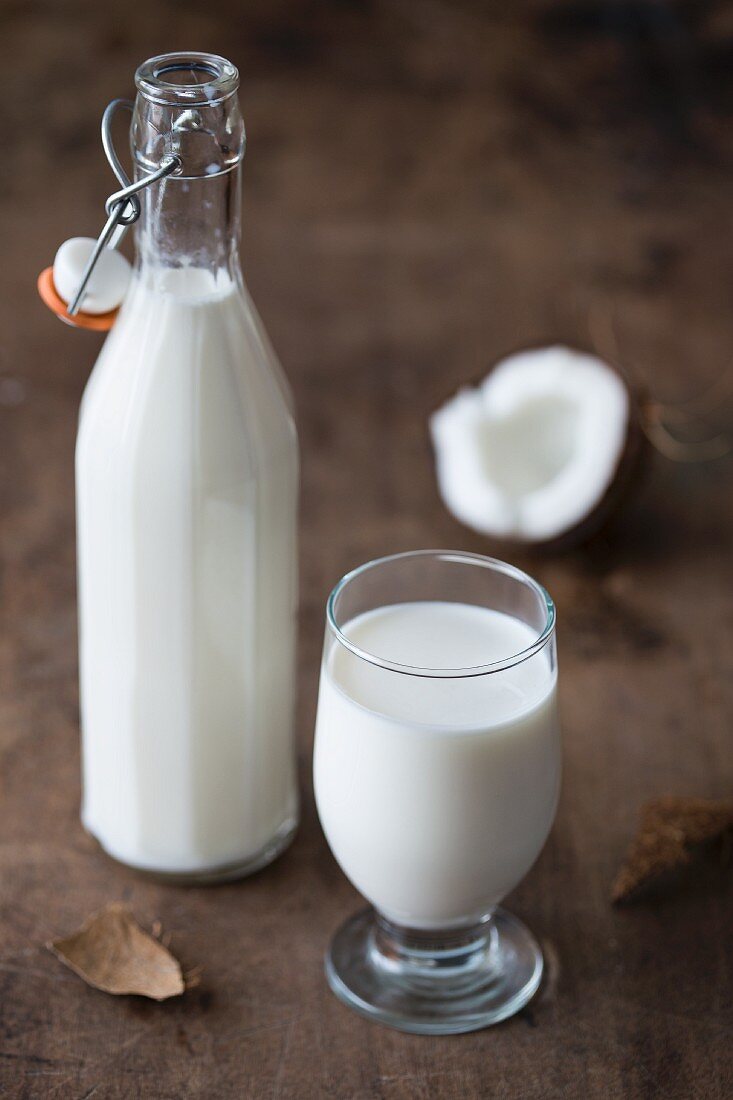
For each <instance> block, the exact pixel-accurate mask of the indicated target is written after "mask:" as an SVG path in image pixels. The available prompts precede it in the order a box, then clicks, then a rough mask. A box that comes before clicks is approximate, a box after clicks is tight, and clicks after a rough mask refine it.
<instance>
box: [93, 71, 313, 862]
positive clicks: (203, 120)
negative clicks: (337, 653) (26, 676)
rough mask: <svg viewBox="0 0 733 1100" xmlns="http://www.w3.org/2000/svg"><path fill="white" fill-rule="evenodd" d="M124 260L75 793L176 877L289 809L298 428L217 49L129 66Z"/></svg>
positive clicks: (265, 858) (121, 851)
mask: <svg viewBox="0 0 733 1100" xmlns="http://www.w3.org/2000/svg"><path fill="white" fill-rule="evenodd" d="M136 80H137V87H138V96H137V101H136V105H135V112H134V116H133V126H132V144H133V156H134V160H135V163H136V167H137V169H138V170H139V171H140V172H141V173H148V172H150V171H151V170H153V169H154V168H155V167H156V166H157V165H158V164H159V163H160V159H161V157H162V156H164V155H165V154H166V153H176V154H178V156H179V157H180V158H181V161H182V167H181V169H180V172H178V173H177V174H176V175H174V176H171V177H169V178H167V179H165V180H163V181H161V182H160V183H158V184H155V185H152V186H150V187H148V188H146V189H145V190H144V191H143V192H142V193H141V195H140V201H141V204H142V214H141V218H140V221H139V223H138V229H137V251H138V257H137V263H136V268H135V272H134V276H133V280H132V284H131V287H130V290H129V292H128V294H127V297H126V300H125V302H124V303H123V306H122V310H121V312H120V315H119V317H118V319H117V321H116V323H115V325H114V327H113V329H112V331H111V333H110V335H109V337H108V338H107V341H106V344H105V346H104V348H103V350H102V353H101V355H100V357H99V360H98V362H97V364H96V366H95V368H94V371H93V373H92V376H91V378H90V380H89V383H88V385H87V389H86V392H85V394H84V399H83V403H82V410H81V419H80V424H79V435H78V442H77V453H76V476H77V526H78V559H79V608H80V610H79V616H80V664H81V713H82V749H83V788H84V794H83V807H82V818H83V822H84V824H85V826H86V828H87V829H88V830H89V832H91V833H92V834H93V835H94V836H95V837H96V838H97V839H98V840H99V842H100V843H101V845H102V846H103V848H104V849H105V850H106V851H107V852H108V853H109V854H110V855H112V856H114V857H115V858H116V859H118V860H121V861H122V862H124V863H126V864H129V865H131V866H133V867H136V868H140V869H145V870H149V871H152V872H156V873H158V874H164V875H174V876H179V877H181V878H184V879H192V880H201V881H207V880H209V879H216V878H225V877H236V876H238V875H241V874H246V873H248V872H250V871H252V870H255V869H256V868H257V867H260V866H262V865H264V864H265V863H267V862H269V860H271V859H273V858H274V857H275V856H276V855H277V854H278V852H280V851H281V850H282V849H283V848H284V847H285V846H286V844H287V843H288V841H289V840H290V838H291V837H292V835H293V832H294V830H295V827H296V824H297V812H298V807H297V791H296V781H295V760H294V741H293V691H294V687H293V685H294V656H295V603H296V499H297V485H298V457H297V441H296V434H295V427H294V423H293V415H292V408H291V401H290V397H289V392H288V388H287V383H286V382H285V379H284V377H283V375H282V373H281V370H280V368H279V366H278V363H277V361H276V359H275V357H274V354H273V352H272V349H271V348H270V345H269V343H268V341H267V338H266V336H265V334H264V332H263V329H262V326H261V323H260V321H259V319H258V317H257V315H256V313H255V311H254V308H253V306H252V304H251V302H250V299H249V297H248V295H247V292H246V289H245V288H244V285H243V282H242V276H241V272H240V267H239V258H238V236H239V230H238V210H239V170H240V162H241V159H242V155H243V151H244V131H243V127H242V122H241V117H240V114H239V107H238V104H237V96H236V90H237V86H238V76H237V71H236V69H235V68H234V67H233V66H232V65H230V64H229V62H227V61H225V60H224V59H223V58H219V57H214V56H211V55H206V54H177V55H166V56H165V57H162V58H154V59H152V60H151V61H148V62H146V63H145V64H144V65H143V66H141V68H140V69H139V70H138V73H137V77H136Z"/></svg>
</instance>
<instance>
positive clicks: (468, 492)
mask: <svg viewBox="0 0 733 1100" xmlns="http://www.w3.org/2000/svg"><path fill="white" fill-rule="evenodd" d="M430 431H431V435H432V440H433V445H434V448H435V457H436V466H437V475H438V487H439V489H440V493H441V496H442V498H443V501H444V503H445V505H446V507H447V508H448V510H449V511H450V512H451V513H452V514H453V515H454V516H455V517H456V519H458V520H460V521H461V523H464V524H466V525H467V526H468V527H472V528H473V529H474V530H475V531H479V532H481V533H482V534H485V535H489V536H491V537H493V538H497V539H508V540H511V541H514V542H519V543H529V544H536V545H542V544H546V545H550V544H555V543H562V542H566V541H571V540H573V538H580V537H582V536H585V535H588V534H590V533H591V532H592V531H593V530H595V529H597V527H598V526H600V524H601V523H602V522H603V521H604V519H605V518H606V517H607V515H608V512H609V511H610V509H611V507H612V506H613V505H614V504H615V502H616V498H617V497H618V496H619V491H620V489H621V488H622V485H626V484H628V482H629V474H630V472H631V470H632V469H633V468H634V467H635V465H636V460H637V458H638V456H639V454H640V452H641V443H642V440H643V435H642V432H641V430H640V428H639V425H638V420H637V416H636V409H635V403H634V401H633V399H632V395H631V392H630V390H629V388H628V386H627V385H626V383H625V382H624V380H623V379H622V378H621V376H620V375H619V374H618V372H617V371H616V370H614V368H613V367H611V366H610V365H609V364H608V363H605V362H603V360H601V359H598V358H596V357H595V356H592V355H586V354H582V353H580V352H577V351H572V350H571V349H570V348H566V347H550V348H540V349H533V350H528V351H523V352H519V353H518V354H516V355H512V356H510V357H509V358H507V359H504V360H503V361H502V362H500V363H499V364H497V366H496V367H495V368H494V369H493V370H492V371H491V373H490V374H489V375H488V377H487V378H486V379H485V380H484V382H483V383H482V384H481V385H480V386H478V387H477V388H475V389H469V388H466V389H462V390H460V391H459V393H457V394H456V396H455V397H453V398H452V399H451V400H450V401H448V402H447V403H446V404H445V405H443V406H442V408H440V409H438V410H437V412H435V413H434V414H433V416H432V417H431V419H430Z"/></svg>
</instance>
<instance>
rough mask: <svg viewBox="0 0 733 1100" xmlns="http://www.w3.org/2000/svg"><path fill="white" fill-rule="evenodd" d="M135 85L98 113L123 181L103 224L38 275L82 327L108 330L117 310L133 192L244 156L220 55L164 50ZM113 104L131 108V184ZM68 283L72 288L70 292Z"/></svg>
mask: <svg viewBox="0 0 733 1100" xmlns="http://www.w3.org/2000/svg"><path fill="white" fill-rule="evenodd" d="M135 84H136V86H137V89H138V95H137V98H136V100H135V102H134V103H132V102H131V101H129V100H124V99H117V100H113V101H112V102H111V103H110V104H109V105H108V107H107V108H106V110H105V112H104V115H103V116H102V146H103V148H104V151H105V154H106V156H107V159H108V161H109V164H110V167H111V168H112V171H113V172H114V173H115V175H116V177H117V179H118V181H119V182H120V184H121V188H120V189H119V190H118V191H115V192H114V193H113V194H112V195H110V196H109V198H108V199H107V201H106V203H105V210H106V213H107V221H106V223H105V226H104V228H103V229H102V232H101V234H100V235H99V237H98V238H97V240H96V241H94V240H92V239H91V238H72V240H70V241H66V242H65V244H64V245H62V246H61V248H60V249H59V251H58V253H57V256H56V261H55V263H54V266H53V267H49V268H46V269H45V271H43V272H42V273H41V275H40V276H39V279H38V290H39V293H40V296H41V298H42V299H43V301H44V303H45V304H46V305H47V306H48V307H49V308H50V309H51V310H52V311H53V312H54V313H55V314H56V315H57V316H58V317H59V318H60V319H61V320H63V321H65V322H66V323H67V324H71V325H74V326H76V327H80V328H89V329H96V330H98V331H106V330H108V329H109V328H111V327H112V325H113V323H114V321H115V318H116V316H117V313H118V312H119V305H120V304H121V301H122V298H123V297H124V294H125V291H126V288H127V282H128V281H129V274H130V268H129V264H128V263H127V261H126V260H125V259H124V257H122V256H121V254H120V253H118V252H117V251H116V249H117V247H118V245H119V244H120V243H121V241H122V239H123V237H124V235H125V233H126V231H127V229H128V228H129V226H130V225H132V224H133V223H134V222H135V221H137V220H138V218H139V217H140V211H141V206H140V199H139V198H138V195H139V194H140V193H141V192H142V191H144V190H145V189H146V188H148V187H150V186H151V185H153V184H156V183H158V182H160V181H163V180H167V178H168V177H171V178H173V177H175V178H176V179H178V180H180V181H182V182H183V181H186V180H193V179H197V178H201V177H211V176H217V175H221V174H222V173H225V172H229V171H231V170H233V169H234V168H236V167H237V166H238V165H239V163H240V161H241V160H242V157H243V155H244V149H245V134H244V125H243V122H242V118H241V115H240V112H239V105H238V101H237V98H236V92H237V89H238V87H239V74H238V72H237V69H236V68H235V66H234V65H232V64H231V62H229V61H227V60H226V59H225V58H223V57H219V56H217V55H215V54H205V53H171V54H162V55H160V56H158V57H153V58H150V59H149V60H148V61H145V62H144V63H143V64H142V65H141V66H140V67H139V69H138V70H137V72H136V74H135ZM119 109H126V110H129V111H131V112H132V125H131V129H130V139H131V146H132V155H133V163H134V172H135V177H136V178H135V181H134V182H131V181H130V179H129V178H128V176H127V174H126V172H125V170H124V168H123V166H122V164H121V162H120V159H119V157H118V156H117V153H116V150H115V148H114V143H113V140H112V134H111V128H112V122H113V119H114V116H115V114H116V112H117V111H118V110H119ZM92 276H94V277H92ZM71 287H75V290H74V291H73V292H72V291H71ZM115 299H117V300H116V301H115ZM110 301H114V303H115V304H114V308H106V309H104V310H103V311H100V309H99V308H96V309H95V304H97V305H98V304H99V303H104V304H106V305H107V306H109V303H110ZM84 305H86V306H87V310H86V311H85V310H84V309H83V308H82V307H83V306H84Z"/></svg>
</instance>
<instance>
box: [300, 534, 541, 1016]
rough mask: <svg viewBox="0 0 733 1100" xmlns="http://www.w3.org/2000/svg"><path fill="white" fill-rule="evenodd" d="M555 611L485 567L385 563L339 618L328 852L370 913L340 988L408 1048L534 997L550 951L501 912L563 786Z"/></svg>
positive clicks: (332, 678)
mask: <svg viewBox="0 0 733 1100" xmlns="http://www.w3.org/2000/svg"><path fill="white" fill-rule="evenodd" d="M556 687H557V661H556V651H555V608H554V604H553V602H552V600H551V599H550V597H549V595H548V594H547V592H546V591H545V590H544V588H542V586H541V585H539V584H537V582H536V581H534V580H532V578H531V577H529V576H527V575H526V574H525V573H522V572H521V571H520V570H518V569H515V568H514V567H513V566H511V565H507V564H505V563H504V562H501V561H496V560H494V559H492V558H486V557H481V556H480V555H477V554H468V553H459V552H450V551H433V550H424V551H417V552H412V553H406V554H397V555H395V556H393V557H388V558H381V559H380V560H378V561H372V562H369V563H368V564H367V565H363V566H362V567H361V568H359V569H356V570H355V571H354V572H352V573H349V574H348V575H347V576H346V577H344V578H343V580H341V581H340V582H339V584H338V585H337V586H336V588H335V589H334V590H333V592H332V593H331V596H330V598H329V600H328V605H327V616H326V637H325V645H324V655H323V665H322V671H321V681H320V691H319V700H318V717H317V722H316V739H315V760H314V781H315V794H316V802H317V805H318V813H319V816H320V819H321V823H322V825H323V829H324V832H325V834H326V839H327V840H328V843H329V845H330V847H331V850H332V852H333V854H334V855H335V857H336V859H337V861H338V862H339V864H340V866H341V868H342V870H343V871H344V873H345V874H346V875H347V877H348V878H349V879H350V880H351V882H352V883H353V884H354V886H355V887H356V888H357V889H358V890H359V891H360V892H361V893H362V894H363V895H364V897H365V898H366V899H367V900H368V901H369V902H370V908H369V909H367V910H366V911H364V912H361V913H358V914H357V915H356V916H354V917H352V918H351V919H350V920H348V921H347V922H346V924H344V925H343V927H342V928H341V929H340V930H339V931H338V932H337V933H336V936H335V937H334V939H333V942H332V943H331V946H330V949H329V951H328V954H327V957H326V976H327V978H328V982H329V984H330V986H331V988H332V989H333V991H334V992H335V993H336V995H337V996H338V997H340V998H341V1000H342V1001H344V1002H345V1003H346V1004H348V1005H350V1006H351V1007H352V1008H355V1009H356V1010H357V1011H359V1012H361V1013H362V1014H363V1015H365V1016H368V1017H370V1018H372V1019H376V1020H379V1021H380V1022H382V1023H385V1024H389V1025H391V1026H392V1027H396V1028H399V1029H401V1030H403V1031H412V1032H418V1033H423V1034H447V1033H452V1032H461V1031H472V1030H474V1029H477V1028H480V1027H485V1026H487V1025H488V1024H492V1023H496V1022H497V1021H499V1020H502V1019H505V1018H506V1017H507V1016H510V1015H512V1014H513V1013H515V1012H517V1011H518V1010H519V1009H520V1008H521V1007H522V1006H523V1005H524V1004H526V1003H527V1001H528V1000H529V999H530V998H531V997H532V996H533V994H534V993H535V992H536V990H537V988H538V986H539V983H540V978H541V975H542V965H543V964H542V954H541V951H540V948H539V946H538V944H537V942H536V940H535V939H534V937H533V936H532V935H531V933H530V932H529V931H528V930H527V928H525V926H524V925H523V924H522V923H521V922H520V921H519V920H517V918H516V917H514V916H512V915H511V914H510V913H508V912H506V910H504V909H502V908H501V907H500V905H499V903H500V902H501V901H502V899H503V898H504V897H505V896H506V894H508V893H509V892H510V891H511V890H513V889H514V887H515V886H516V885H517V884H518V883H519V882H520V881H521V879H522V878H523V877H524V876H525V875H526V873H527V871H528V870H529V869H530V867H531V866H532V864H533V863H534V861H535V859H536V858H537V856H538V855H539V852H540V850H541V849H542V846H543V844H544V842H545V839H546V837H547V834H548V832H549V830H550V827H551V825H552V822H553V818H554V816H555V809H556V805H557V798H558V791H559V786H560V734H559V726H558V717H557V702H556V695H557V692H556Z"/></svg>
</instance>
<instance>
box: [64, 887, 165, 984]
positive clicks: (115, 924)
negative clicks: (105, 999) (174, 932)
mask: <svg viewBox="0 0 733 1100" xmlns="http://www.w3.org/2000/svg"><path fill="white" fill-rule="evenodd" d="M48 947H49V950H51V951H53V953H54V954H55V955H56V956H57V957H58V958H59V959H61V961H62V962H63V963H65V964H66V966H68V967H70V968H71V969H72V970H73V971H74V972H75V973H76V974H78V975H79V977H80V978H83V979H84V981H85V982H87V983H88V984H89V985H91V986H94V988H95V989H101V990H103V991H104V992H105V993H115V994H125V993H135V994H138V995H139V996H141V997H150V998H151V999H152V1000H154V1001H165V1000H166V999H167V998H168V997H178V996H180V994H181V993H183V992H184V990H185V988H186V983H185V981H184V978H183V973H182V971H181V966H180V963H179V962H178V960H177V959H176V958H175V957H174V956H173V955H171V953H170V951H169V950H168V949H167V948H166V947H164V946H163V944H161V943H160V942H159V941H158V940H156V939H153V937H152V936H150V935H148V933H147V932H145V931H144V930H143V929H142V928H141V927H140V925H139V924H138V923H137V921H136V920H135V918H134V916H133V915H132V913H131V912H130V910H129V909H128V908H127V907H126V906H125V905H122V904H120V903H119V902H113V903H112V904H111V905H107V906H106V907H105V908H104V909H101V910H100V911H99V912H98V913H93V914H92V916H91V917H89V918H88V919H87V920H86V921H85V922H84V924H83V925H82V927H81V928H80V929H79V931H78V932H75V933H74V934H73V935H72V936H69V937H68V938H66V939H62V940H54V941H53V943H50V944H48Z"/></svg>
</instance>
